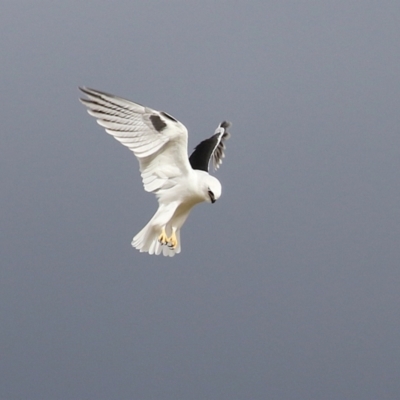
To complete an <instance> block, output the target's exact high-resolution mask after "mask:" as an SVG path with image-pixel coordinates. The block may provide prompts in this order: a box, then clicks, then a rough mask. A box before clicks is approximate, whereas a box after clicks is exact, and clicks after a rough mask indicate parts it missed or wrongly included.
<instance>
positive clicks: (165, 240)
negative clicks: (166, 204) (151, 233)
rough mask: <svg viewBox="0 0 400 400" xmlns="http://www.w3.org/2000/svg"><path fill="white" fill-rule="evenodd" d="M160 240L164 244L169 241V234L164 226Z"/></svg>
mask: <svg viewBox="0 0 400 400" xmlns="http://www.w3.org/2000/svg"><path fill="white" fill-rule="evenodd" d="M158 241H159V242H160V243H161V244H162V245H164V244H167V243H169V239H168V236H167V234H166V233H165V229H164V228H163V230H162V231H161V235H160V236H159V237H158Z"/></svg>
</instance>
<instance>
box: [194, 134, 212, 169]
mask: <svg viewBox="0 0 400 400" xmlns="http://www.w3.org/2000/svg"><path fill="white" fill-rule="evenodd" d="M217 144H218V135H213V136H211V137H210V138H209V139H206V140H203V141H202V142H200V143H199V144H198V145H197V146H196V147H195V149H194V151H193V153H192V154H191V156H190V157H189V162H190V165H191V167H192V168H193V169H199V170H202V171H206V172H208V166H209V163H210V158H211V155H212V153H213V151H214V149H215V147H216V146H217Z"/></svg>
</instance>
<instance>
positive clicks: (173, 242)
mask: <svg viewBox="0 0 400 400" xmlns="http://www.w3.org/2000/svg"><path fill="white" fill-rule="evenodd" d="M176 246H178V239H177V238H176V235H175V231H172V235H171V237H170V238H168V247H169V248H170V249H171V250H173V249H175V248H176Z"/></svg>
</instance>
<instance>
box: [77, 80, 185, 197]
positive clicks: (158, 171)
mask: <svg viewBox="0 0 400 400" xmlns="http://www.w3.org/2000/svg"><path fill="white" fill-rule="evenodd" d="M79 89H80V90H81V91H82V92H83V93H85V95H86V96H87V99H80V101H81V102H82V103H83V104H84V105H85V106H86V107H87V108H88V113H89V114H90V115H92V116H93V117H95V118H96V119H97V123H98V124H99V125H101V126H103V127H104V128H105V129H106V132H108V133H109V134H110V135H112V136H114V138H115V139H117V140H118V141H119V142H121V143H122V144H123V145H124V146H126V147H128V148H129V149H130V150H132V151H133V153H134V154H135V156H136V157H137V159H138V160H139V164H140V171H141V173H142V179H143V185H144V188H145V190H146V191H148V192H157V191H158V190H159V189H160V188H162V187H163V186H164V185H165V183H166V181H168V180H169V179H171V178H174V177H176V176H180V175H182V174H186V173H187V172H188V170H189V169H190V164H189V162H188V159H187V157H188V156H187V137H188V133H187V129H186V127H185V126H184V125H183V124H182V123H180V122H179V121H177V120H176V119H175V118H173V117H172V116H170V115H169V114H167V113H165V112H162V111H156V110H152V109H151V108H148V107H144V106H142V105H140V104H137V103H134V102H132V101H129V100H125V99H123V98H121V97H117V96H114V95H112V94H108V93H104V92H100V91H98V90H94V89H89V88H86V87H83V88H79Z"/></svg>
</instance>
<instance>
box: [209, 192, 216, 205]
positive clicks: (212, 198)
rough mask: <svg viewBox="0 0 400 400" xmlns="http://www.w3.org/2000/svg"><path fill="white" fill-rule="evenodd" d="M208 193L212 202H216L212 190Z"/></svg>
mask: <svg viewBox="0 0 400 400" xmlns="http://www.w3.org/2000/svg"><path fill="white" fill-rule="evenodd" d="M208 195H209V196H210V200H211V203H212V204H214V203H215V202H216V200H215V196H214V193H213V192H212V191H211V190H210V191H209V192H208Z"/></svg>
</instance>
